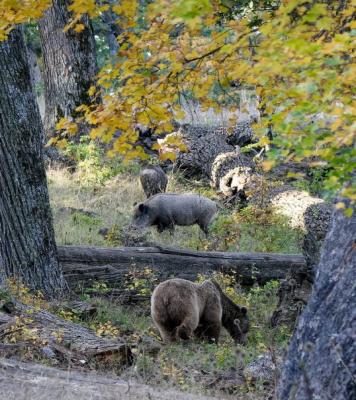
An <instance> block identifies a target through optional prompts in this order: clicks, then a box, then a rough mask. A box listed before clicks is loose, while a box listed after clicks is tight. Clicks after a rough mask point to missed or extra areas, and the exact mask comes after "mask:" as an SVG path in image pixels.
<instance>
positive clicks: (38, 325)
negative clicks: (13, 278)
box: [0, 302, 132, 367]
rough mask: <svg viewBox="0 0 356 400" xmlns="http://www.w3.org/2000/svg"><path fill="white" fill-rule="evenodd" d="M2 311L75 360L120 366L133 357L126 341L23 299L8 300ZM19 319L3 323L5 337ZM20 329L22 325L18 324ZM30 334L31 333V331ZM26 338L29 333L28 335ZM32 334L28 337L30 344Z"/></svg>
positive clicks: (40, 341)
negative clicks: (38, 307)
mask: <svg viewBox="0 0 356 400" xmlns="http://www.w3.org/2000/svg"><path fill="white" fill-rule="evenodd" d="M2 309H3V311H5V312H7V313H8V314H10V315H11V316H14V317H15V316H17V317H19V318H20V321H21V320H22V321H24V322H23V323H24V324H25V329H27V330H33V331H34V332H36V340H37V341H38V342H39V343H42V344H43V346H46V348H47V349H51V350H52V351H53V354H55V352H57V353H60V354H61V355H62V356H63V355H65V356H66V357H68V358H69V359H71V360H72V361H74V360H77V361H78V360H84V361H85V362H89V361H90V360H93V359H95V360H98V361H103V360H104V361H105V362H108V361H110V362H111V363H112V362H113V361H114V362H115V363H117V366H118V367H119V366H122V365H127V364H128V363H130V361H131V359H132V354H131V349H130V348H129V346H128V345H126V344H125V343H123V342H121V341H118V340H114V339H108V338H104V337H100V336H97V335H96V333H95V332H94V331H93V330H91V329H89V328H86V327H84V326H82V325H79V324H76V323H74V322H71V321H68V320H65V319H63V318H60V317H58V316H56V315H54V314H52V313H50V312H49V311H46V310H39V311H37V310H36V308H34V307H31V306H26V305H23V304H21V303H17V302H16V303H13V302H11V303H5V304H4V306H3V307H2ZM16 321H17V320H16V319H15V318H13V320H12V321H10V322H8V323H7V324H4V325H1V326H0V334H1V337H2V338H3V339H4V338H5V339H6V337H7V336H9V335H11V334H12V332H13V330H12V329H11V326H12V325H14V326H16ZM18 329H20V328H18ZM28 336H29V337H30V335H28ZM25 340H26V336H25ZM31 340H32V339H31V338H29V339H27V341H28V342H29V344H31Z"/></svg>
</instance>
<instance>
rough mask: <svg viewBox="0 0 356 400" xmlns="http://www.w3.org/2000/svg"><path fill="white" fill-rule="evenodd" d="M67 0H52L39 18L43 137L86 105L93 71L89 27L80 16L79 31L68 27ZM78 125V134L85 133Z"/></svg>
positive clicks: (92, 49)
mask: <svg viewBox="0 0 356 400" xmlns="http://www.w3.org/2000/svg"><path fill="white" fill-rule="evenodd" d="M70 3H71V2H70V1H69V0H54V1H53V5H52V7H51V8H49V9H48V10H47V11H46V12H45V14H44V16H43V18H42V19H41V20H40V21H39V30H40V36H41V43H42V52H43V63H44V85H45V118H44V127H45V133H46V137H47V138H50V137H52V136H53V135H54V134H55V126H56V123H57V122H58V120H60V119H61V118H62V117H67V118H70V117H75V116H76V111H75V109H76V107H78V106H79V105H81V104H88V103H89V102H90V97H89V95H88V89H89V88H90V86H92V85H93V83H94V78H95V75H96V73H97V65H96V51H95V40H94V34H93V29H92V26H91V23H90V21H89V18H88V16H83V17H82V19H81V21H80V23H81V24H83V25H84V27H85V28H84V29H83V30H82V31H81V32H75V31H74V30H73V29H69V30H68V31H66V32H64V31H63V30H64V28H65V26H66V25H67V24H68V23H69V22H70V18H71V13H70V12H69V11H68V9H67V7H68V5H70ZM87 131H88V128H87V127H86V126H82V127H81V129H80V132H79V134H85V133H87Z"/></svg>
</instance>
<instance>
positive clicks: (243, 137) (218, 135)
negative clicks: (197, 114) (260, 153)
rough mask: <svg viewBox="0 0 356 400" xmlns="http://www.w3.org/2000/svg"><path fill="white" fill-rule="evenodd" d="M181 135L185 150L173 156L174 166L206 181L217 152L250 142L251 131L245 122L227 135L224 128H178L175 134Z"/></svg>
mask: <svg viewBox="0 0 356 400" xmlns="http://www.w3.org/2000/svg"><path fill="white" fill-rule="evenodd" d="M174 134H179V135H181V136H182V139H183V142H184V143H185V144H186V146H187V148H188V151H187V152H185V153H178V154H177V161H176V165H177V168H179V169H180V170H182V171H183V173H184V174H185V175H186V176H188V177H190V176H203V177H205V178H208V179H210V178H211V173H212V167H213V163H214V161H215V159H216V157H217V156H218V155H219V154H221V153H228V152H232V151H234V150H235V147H234V146H241V147H242V146H245V145H247V144H250V143H252V142H253V140H254V139H253V131H252V129H251V128H250V125H249V124H248V123H245V122H244V123H238V124H237V125H236V127H235V128H234V129H233V130H232V131H231V132H230V131H229V130H228V129H227V128H224V127H211V126H194V125H189V124H185V125H182V126H181V127H180V128H179V130H178V132H177V133H174Z"/></svg>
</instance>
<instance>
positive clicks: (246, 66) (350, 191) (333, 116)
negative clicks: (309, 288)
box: [0, 0, 356, 212]
mask: <svg viewBox="0 0 356 400" xmlns="http://www.w3.org/2000/svg"><path fill="white" fill-rule="evenodd" d="M20 3H21V7H20ZM23 3H24V2H19V1H15V0H5V1H1V10H2V14H1V15H0V37H1V38H2V39H4V38H5V37H6V34H7V33H8V32H9V29H10V28H11V26H12V24H14V23H23V22H25V21H26V20H28V19H29V18H35V19H36V18H38V17H39V16H40V15H41V13H42V11H43V10H44V9H45V8H46V7H48V6H49V5H50V1H45V0H42V1H31V0H28V1H26V2H25V5H24V4H23ZM34 3H36V7H34ZM354 6H355V0H348V1H342V2H333V1H316V0H309V1H305V0H303V1H301V0H290V1H243V0H241V1H229V0H180V1H176V2H171V1H169V0H156V1H153V2H149V1H136V0H121V1H117V2H116V1H113V2H109V3H107V4H105V5H103V3H102V2H95V1H94V0H74V1H73V2H72V4H71V6H70V9H71V11H72V12H73V20H72V22H71V23H70V24H69V26H68V27H67V28H68V29H74V30H75V31H77V32H79V31H80V30H81V24H80V18H81V15H82V14H83V13H87V14H89V16H90V17H92V18H95V17H96V16H98V15H100V13H101V12H103V11H105V10H107V9H108V8H109V7H111V8H112V11H113V12H115V13H116V14H117V15H118V23H119V25H120V28H121V29H122V34H121V35H119V36H118V38H117V39H118V42H119V45H120V48H119V53H118V57H117V59H116V60H115V61H114V62H112V63H110V64H109V65H106V66H105V67H103V68H102V70H101V71H100V73H99V74H98V80H97V85H96V86H95V87H94V86H93V87H91V88H90V90H89V91H90V95H91V96H94V97H95V95H96V94H97V95H99V93H100V94H102V93H104V95H103V96H102V97H103V103H102V104H99V105H98V104H85V105H82V106H80V107H79V109H78V111H79V112H81V113H82V115H83V117H82V118H85V119H86V121H87V122H88V123H90V124H91V125H92V127H93V129H92V130H91V136H92V138H100V139H102V140H104V141H105V142H109V141H110V140H111V139H112V138H113V137H114V135H115V133H116V132H117V131H120V132H122V134H121V135H120V136H119V137H118V138H117V139H116V140H115V142H114V145H113V148H112V150H111V152H110V154H111V155H114V154H115V153H121V154H124V155H125V156H126V157H127V158H135V157H144V151H143V149H142V148H141V147H140V146H135V144H134V143H135V141H136V139H137V132H136V131H135V126H136V124H138V123H139V124H144V125H146V126H154V127H156V130H157V132H165V131H172V125H171V123H172V120H173V119H180V118H181V117H182V116H183V111H182V100H183V99H184V98H190V99H194V100H195V101H197V102H199V104H200V106H201V107H202V109H209V108H213V109H215V110H219V109H221V107H225V108H228V109H229V110H231V111H233V110H235V109H236V107H237V105H236V101H234V100H235V91H236V88H239V87H248V88H252V89H253V90H254V91H255V93H256V95H257V96H258V98H259V100H260V107H261V108H262V109H263V114H262V118H261V121H260V122H259V123H258V124H256V126H255V130H256V132H258V133H260V136H261V138H262V139H261V140H262V141H264V142H265V141H266V140H268V139H266V138H265V137H263V135H264V133H265V132H266V130H267V127H268V126H270V125H271V124H272V126H273V130H274V131H275V132H276V137H275V139H274V143H275V144H276V146H275V148H274V150H272V151H271V152H270V154H269V158H268V160H267V161H265V162H264V167H265V168H266V169H269V168H271V167H272V166H273V165H274V164H275V163H276V162H278V160H279V159H288V160H291V159H293V160H295V161H300V160H302V159H307V160H308V161H309V162H310V164H311V166H314V167H323V168H325V170H326V171H327V178H326V180H325V185H326V187H327V188H329V189H331V190H337V189H340V188H341V187H342V185H343V183H344V182H345V181H347V180H349V179H350V177H351V174H352V171H353V169H354V165H355V162H354V161H355V149H354V147H353V143H354V131H355V117H354V115H355V106H354V104H353V99H352V96H353V95H354V88H353V75H354V64H353V58H352V56H353V46H352V44H353V39H354V36H355V32H356V31H355V27H356V26H355V18H354V17H355V12H354V10H355V7H354ZM234 122H235V121H231V124H233V123H234ZM57 128H58V129H59V130H60V131H61V132H62V134H61V136H60V138H58V139H57V141H58V144H59V145H64V144H65V143H66V135H67V134H74V133H75V132H76V126H75V121H68V120H62V121H60V123H59V124H58V126H57ZM166 156H168V157H170V156H171V155H170V154H168V155H166ZM343 195H344V196H347V197H349V198H352V199H353V200H354V199H355V191H354V188H352V187H348V188H347V189H344V192H343ZM340 206H341V207H342V205H340ZM350 212H351V209H350Z"/></svg>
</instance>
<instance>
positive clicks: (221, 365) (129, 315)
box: [24, 162, 301, 399]
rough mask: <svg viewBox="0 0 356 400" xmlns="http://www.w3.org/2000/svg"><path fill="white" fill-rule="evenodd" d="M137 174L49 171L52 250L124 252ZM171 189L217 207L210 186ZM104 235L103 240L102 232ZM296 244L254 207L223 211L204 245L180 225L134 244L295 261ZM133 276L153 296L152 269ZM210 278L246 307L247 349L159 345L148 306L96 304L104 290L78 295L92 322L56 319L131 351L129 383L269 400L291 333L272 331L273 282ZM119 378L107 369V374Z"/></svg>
mask: <svg viewBox="0 0 356 400" xmlns="http://www.w3.org/2000/svg"><path fill="white" fill-rule="evenodd" d="M138 172H139V168H138V166H137V165H132V166H130V167H126V166H123V165H121V164H119V165H118V166H116V168H114V169H113V168H112V167H111V169H108V170H106V169H105V168H103V166H101V165H98V164H97V163H96V162H93V163H89V164H87V165H80V166H79V168H78V169H77V171H76V172H75V173H69V172H68V171H66V170H64V169H49V170H48V171H47V176H48V183H49V190H50V200H51V206H52V209H53V215H54V227H55V233H56V240H57V243H58V244H59V245H62V244H67V245H79V244H83V245H98V246H122V245H130V244H131V243H130V240H131V241H132V240H134V239H133V238H132V236H131V235H130V232H129V224H130V219H131V215H132V210H133V204H134V203H135V202H139V201H143V200H144V199H145V197H144V193H143V191H142V188H141V187H140V184H139V177H138ZM167 191H168V192H174V193H186V192H195V193H201V194H204V195H205V196H208V197H210V198H212V199H215V200H217V201H218V199H217V197H216V194H215V193H214V191H212V190H211V189H210V188H209V186H208V185H205V184H204V183H201V182H198V181H196V182H195V181H192V180H190V181H187V180H185V179H184V178H183V177H182V176H181V175H180V174H174V175H172V174H171V175H170V176H169V187H168V190H167ZM104 228H106V229H107V231H106V235H102V234H100V233H99V231H100V230H102V229H104ZM300 237H301V235H300V232H298V231H296V230H292V229H291V228H290V227H288V224H287V222H286V221H285V220H284V219H282V218H281V217H277V216H274V215H273V214H271V213H266V212H261V210H255V209H252V208H247V209H245V210H243V211H239V210H238V209H237V208H234V207H233V206H232V207H229V208H226V207H222V209H221V210H220V211H219V214H218V216H217V218H216V219H215V221H214V223H213V225H212V229H211V235H210V237H209V239H205V238H204V237H203V235H202V234H201V233H200V231H199V229H198V227H196V226H194V227H177V229H176V231H175V233H174V235H173V237H172V236H171V235H170V234H169V233H168V232H167V233H166V232H164V233H162V234H158V233H157V232H156V231H155V229H153V228H152V229H151V228H150V229H148V230H146V231H145V232H143V233H142V234H141V237H139V238H138V240H143V241H144V242H148V243H161V244H167V245H174V246H175V247H182V248H192V249H197V250H221V251H249V252H252V251H260V252H280V253H300V252H301V251H300ZM131 278H132V279H131V281H130V282H131V283H130V285H131V288H135V289H136V290H138V291H140V292H141V293H142V294H145V295H146V296H147V295H149V294H150V293H151V291H152V287H153V285H154V283H155V282H154V280H153V278H152V276H151V275H150V271H149V270H147V271H145V272H144V275H143V276H142V275H141V276H140V277H135V276H133V277H131ZM204 278H205V277H200V278H199V279H204ZM215 278H216V279H217V280H218V281H219V282H220V284H221V285H222V287H223V289H224V291H225V292H226V293H227V294H228V295H229V296H230V297H231V298H232V299H233V300H234V301H235V302H237V303H238V304H240V305H245V306H247V307H248V309H249V314H250V320H251V326H250V332H249V335H248V342H247V344H246V345H244V346H242V345H235V344H234V343H233V341H232V339H231V338H230V337H229V335H228V334H227V332H225V331H223V333H222V337H221V340H220V343H219V345H216V344H211V343H202V342H198V341H192V342H189V343H174V344H171V345H163V344H162V342H161V341H160V338H159V335H158V331H157V329H156V328H155V326H154V324H153V321H152V320H151V317H150V305H149V302H148V301H146V302H144V301H143V302H140V303H139V304H137V305H130V306H127V305H123V304H119V303H117V302H115V300H114V299H108V298H104V296H103V297H101V296H100V291H102V293H103V294H105V292H106V290H107V287H106V284H105V283H104V282H95V283H94V284H93V287H89V288H85V289H81V291H80V292H78V293H77V294H78V296H79V297H80V298H81V300H85V301H89V302H90V303H93V304H95V307H96V310H97V313H96V314H95V315H94V316H92V317H90V318H87V319H79V318H78V316H77V315H76V313H75V312H70V311H68V310H64V308H63V310H62V311H59V313H58V310H57V314H58V315H60V316H61V317H63V318H65V319H68V320H70V321H73V322H77V323H81V324H83V325H85V326H87V327H90V328H92V329H93V330H94V331H95V332H96V333H97V334H98V335H100V336H107V337H110V338H120V339H121V340H124V341H126V342H127V343H128V344H129V345H131V346H132V349H133V353H134V360H133V363H132V365H130V366H127V367H125V368H124V369H121V370H120V371H119V375H118V376H119V378H120V379H123V380H125V381H129V382H134V383H135V384H138V385H151V386H154V387H159V388H161V389H162V390H163V389H164V390H172V389H173V390H180V391H185V392H189V393H193V394H194V393H195V394H199V395H210V396H216V397H217V398H232V397H233V398H234V399H267V398H273V393H274V389H275V382H276V381H277V377H278V365H279V363H280V361H281V358H282V355H283V352H284V350H285V349H286V346H287V343H288V339H289V337H290V331H289V330H288V328H287V327H285V326H278V327H276V328H271V326H270V317H271V315H272V313H273V311H274V309H275V306H276V303H277V292H278V288H279V282H278V281H271V282H268V283H267V284H265V285H264V286H259V285H257V283H256V284H255V285H254V286H253V287H251V288H249V289H246V288H243V287H241V286H240V284H239V282H237V281H236V280H235V279H234V278H232V277H230V276H226V275H222V274H216V275H215ZM94 291H95V296H94V295H92V293H93V292H94ZM98 293H99V295H98ZM24 359H26V360H30V361H40V362H45V364H47V365H50V366H51V365H52V361H51V360H48V359H45V360H44V361H43V360H42V359H41V357H37V356H31V355H29V354H28V353H27V354H26V356H25V357H24ZM52 366H56V365H52ZM60 366H61V367H65V368H67V367H68V366H65V365H60ZM84 369H85V368H84ZM107 373H108V372H107V369H106V372H105V374H107ZM117 373H118V371H117V368H116V366H114V365H113V366H112V371H111V372H110V374H111V375H112V374H114V375H115V374H117ZM93 398H94V397H93ZM133 398H135V397H133ZM143 398H144V397H143ZM152 398H160V397H155V396H153V397H152ZM162 398H163V397H162ZM177 398H178V397H177Z"/></svg>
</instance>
